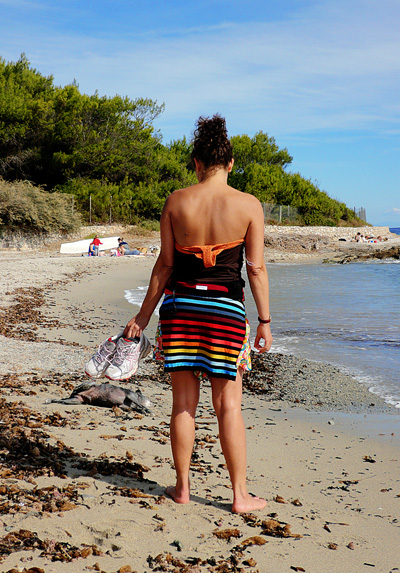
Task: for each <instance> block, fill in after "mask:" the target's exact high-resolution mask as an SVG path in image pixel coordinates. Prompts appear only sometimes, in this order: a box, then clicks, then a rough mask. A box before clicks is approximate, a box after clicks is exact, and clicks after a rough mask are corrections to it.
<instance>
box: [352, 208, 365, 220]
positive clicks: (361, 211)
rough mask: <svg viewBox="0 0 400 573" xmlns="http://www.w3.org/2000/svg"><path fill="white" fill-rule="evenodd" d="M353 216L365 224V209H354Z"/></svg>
mask: <svg viewBox="0 0 400 573" xmlns="http://www.w3.org/2000/svg"><path fill="white" fill-rule="evenodd" d="M354 214H355V216H356V217H358V218H359V219H361V220H362V221H365V222H367V212H366V210H365V207H360V208H359V209H356V208H355V207H354Z"/></svg>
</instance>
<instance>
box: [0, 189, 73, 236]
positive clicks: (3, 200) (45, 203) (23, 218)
mask: <svg viewBox="0 0 400 573" xmlns="http://www.w3.org/2000/svg"><path fill="white" fill-rule="evenodd" d="M80 225H81V218H80V215H79V213H77V212H76V211H75V210H74V208H73V197H71V196H68V195H65V194H61V193H46V192H45V191H43V190H42V189H40V188H38V187H34V186H33V185H32V184H31V183H29V182H28V181H15V182H13V183H9V182H7V181H4V180H3V179H0V226H1V227H2V228H3V229H9V230H16V229H19V230H24V231H32V232H36V233H45V234H49V233H71V232H73V231H75V230H76V229H77V228H78V227H79V226H80Z"/></svg>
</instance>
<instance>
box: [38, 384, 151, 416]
mask: <svg viewBox="0 0 400 573" xmlns="http://www.w3.org/2000/svg"><path fill="white" fill-rule="evenodd" d="M51 403H56V404H67V405H71V406H74V405H79V404H90V405H91V406H103V407H106V408H112V407H113V406H118V407H119V408H121V410H125V411H130V410H136V411H137V412H143V413H145V414H150V407H151V405H152V404H151V402H150V400H149V399H148V398H147V397H146V396H144V395H143V394H142V393H141V391H140V390H139V389H138V390H137V391H136V392H133V391H132V390H129V389H127V388H121V387H120V386H113V384H96V382H95V381H94V380H89V381H87V382H83V383H82V384H79V386H77V387H76V388H74V390H73V391H72V394H71V396H69V398H58V399H49V400H46V402H45V404H51Z"/></svg>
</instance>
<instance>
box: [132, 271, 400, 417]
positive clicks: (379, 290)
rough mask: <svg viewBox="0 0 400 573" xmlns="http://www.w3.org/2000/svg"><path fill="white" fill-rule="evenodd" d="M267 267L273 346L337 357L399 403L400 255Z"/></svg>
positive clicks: (251, 314) (139, 294)
mask: <svg viewBox="0 0 400 573" xmlns="http://www.w3.org/2000/svg"><path fill="white" fill-rule="evenodd" d="M267 268H268V274H269V281H270V303H271V304H270V306H271V316H272V323H271V327H272V333H273V336H274V343H273V346H272V350H271V351H272V352H282V353H284V354H293V355H295V356H297V357H299V358H307V359H310V360H314V361H318V362H328V363H330V364H333V365H336V366H337V367H339V368H340V369H341V370H343V371H345V372H347V373H349V374H352V375H353V376H355V377H356V378H357V379H358V380H360V382H362V383H364V384H365V385H367V387H368V388H370V389H371V391H372V392H374V393H376V394H378V395H379V396H381V397H383V398H384V399H385V400H386V401H387V402H388V403H390V404H393V405H397V406H398V407H400V263H399V262H395V261H383V262H377V263H365V262H363V263H351V264H347V265H322V264H320V265H302V264H279V263H274V264H269V265H267ZM145 293H146V287H141V288H139V289H133V290H130V291H126V293H125V296H126V298H127V300H129V301H130V302H131V303H133V304H135V305H138V306H140V304H141V302H142V301H143V298H144V296H145ZM245 295H246V311H247V315H248V318H249V321H250V325H251V327H252V333H253V336H254V333H255V329H256V325H257V310H256V308H255V305H254V302H253V299H252V296H251V293H250V290H249V288H248V286H246V289H245ZM156 312H157V311H156Z"/></svg>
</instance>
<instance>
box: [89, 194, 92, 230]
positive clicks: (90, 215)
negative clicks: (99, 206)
mask: <svg viewBox="0 0 400 573" xmlns="http://www.w3.org/2000/svg"><path fill="white" fill-rule="evenodd" d="M89 223H90V224H92V194H91V193H90V195H89Z"/></svg>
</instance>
